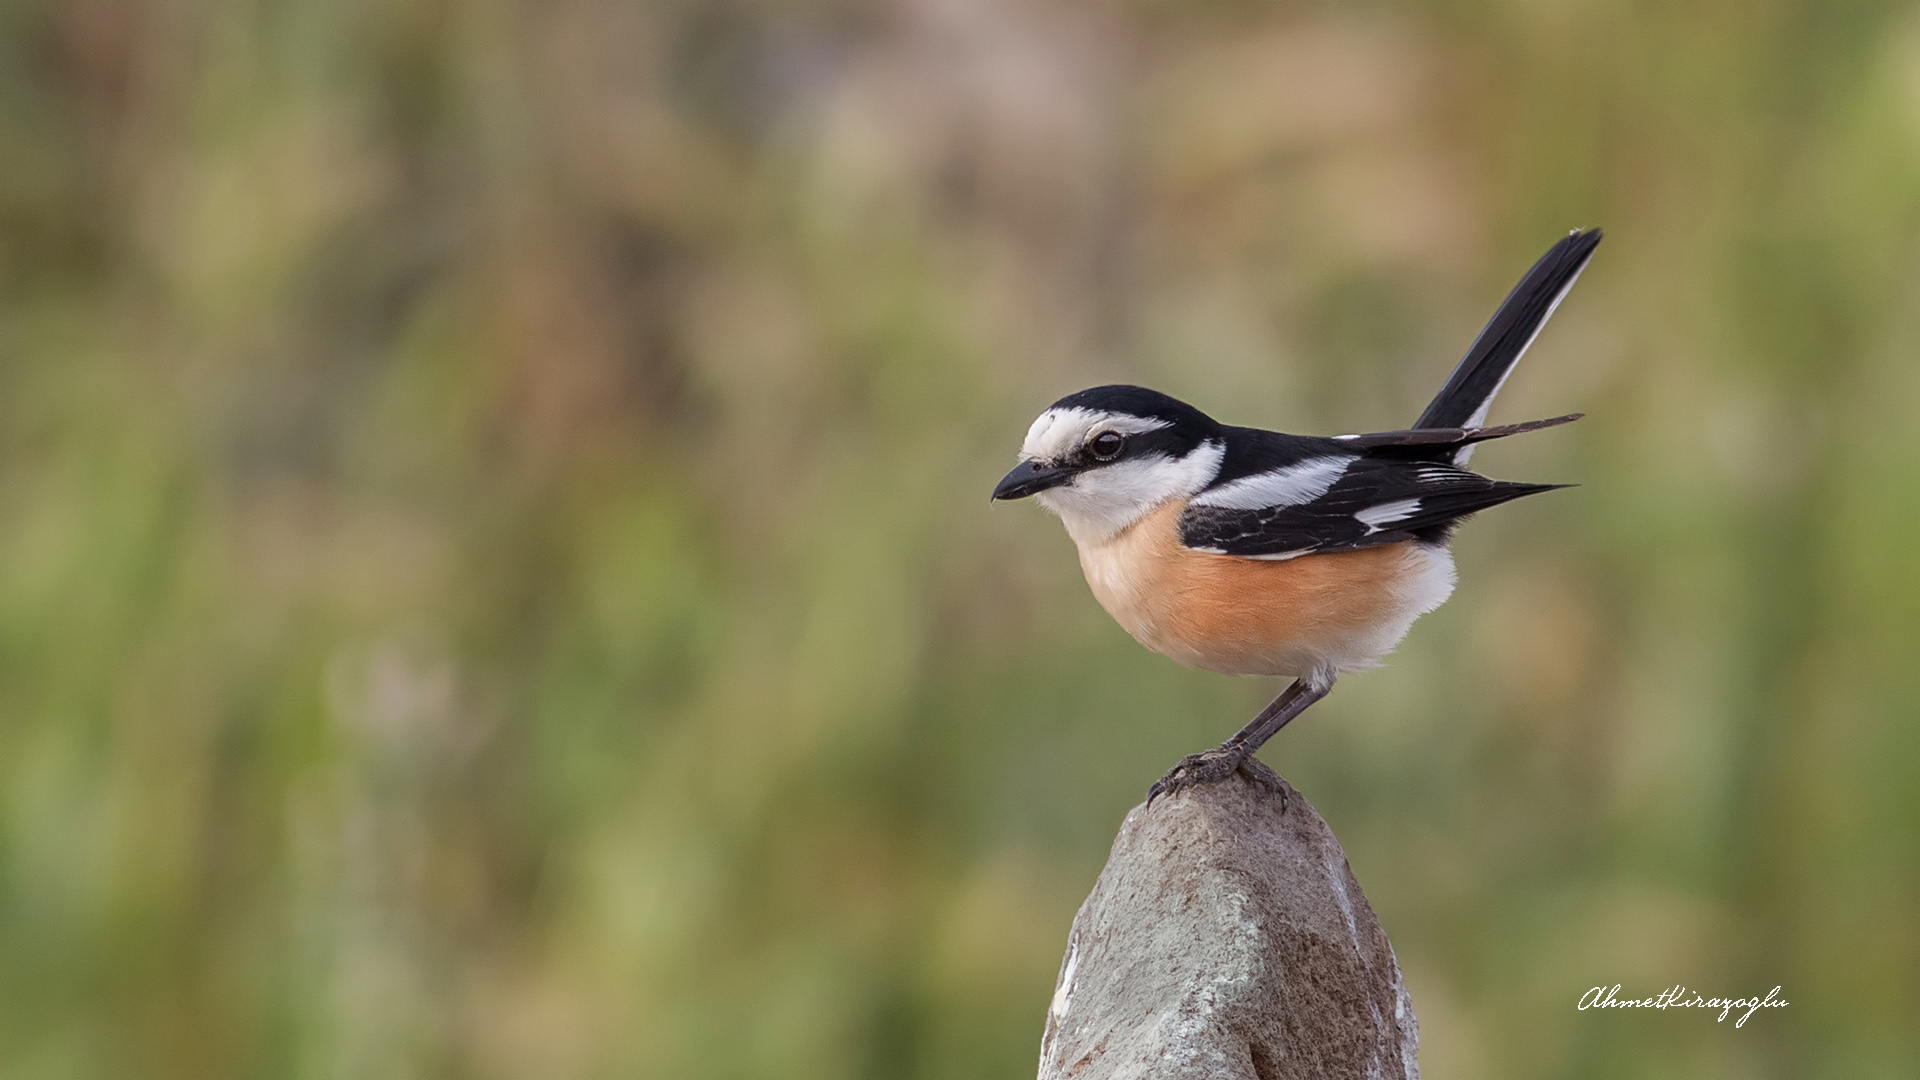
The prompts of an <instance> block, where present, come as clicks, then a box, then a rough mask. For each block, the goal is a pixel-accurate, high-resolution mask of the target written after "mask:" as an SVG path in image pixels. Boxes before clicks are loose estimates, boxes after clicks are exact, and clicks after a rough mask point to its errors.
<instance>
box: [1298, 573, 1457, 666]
mask: <svg viewBox="0 0 1920 1080" xmlns="http://www.w3.org/2000/svg"><path fill="white" fill-rule="evenodd" d="M1405 551H1406V553H1407V554H1406V557H1407V558H1408V559H1409V560H1418V561H1419V563H1420V565H1418V566H1416V567H1413V568H1412V570H1413V572H1412V573H1410V574H1407V575H1406V576H1404V577H1402V578H1400V579H1399V581H1398V583H1397V585H1396V587H1395V589H1394V592H1395V593H1396V594H1397V596H1396V597H1395V598H1396V599H1397V600H1399V604H1398V605H1397V606H1396V608H1395V610H1394V613H1393V615H1392V616H1391V617H1389V618H1386V619H1382V620H1381V621H1380V622H1378V623H1376V624H1375V625H1374V626H1372V627H1370V628H1369V629H1368V631H1367V633H1366V634H1364V635H1362V636H1361V637H1359V638H1357V639H1355V640H1353V641H1351V642H1348V643H1346V646H1345V648H1343V649H1341V650H1339V651H1338V652H1337V653H1335V654H1333V655H1329V656H1327V657H1325V658H1324V663H1325V664H1326V666H1327V668H1328V669H1330V670H1332V671H1334V672H1344V671H1357V670H1360V669H1363V668H1370V667H1373V666H1374V665H1375V664H1377V663H1378V662H1379V660H1380V658H1381V657H1383V656H1385V655H1387V654H1388V653H1390V652H1392V651H1393V650H1394V647H1395V646H1396V645H1399V644H1400V639H1401V638H1404V637H1406V636H1407V631H1408V630H1410V629H1412V628H1413V621H1414V620H1415V619H1418V618H1419V617H1420V616H1422V615H1425V614H1426V613H1427V612H1429V611H1432V610H1433V609H1434V608H1437V607H1439V606H1440V605H1441V604H1444V603H1446V602H1447V597H1449V596H1452V595H1453V581H1454V572H1453V555H1452V554H1451V553H1449V552H1448V551H1447V549H1446V548H1444V547H1442V546H1440V545H1439V544H1419V543H1415V544H1407V545H1405Z"/></svg>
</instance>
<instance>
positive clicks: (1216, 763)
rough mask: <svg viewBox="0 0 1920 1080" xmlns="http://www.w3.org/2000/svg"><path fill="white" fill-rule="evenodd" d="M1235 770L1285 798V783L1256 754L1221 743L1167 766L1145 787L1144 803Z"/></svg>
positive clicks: (1223, 778) (1217, 778)
mask: <svg viewBox="0 0 1920 1080" xmlns="http://www.w3.org/2000/svg"><path fill="white" fill-rule="evenodd" d="M1235 772H1239V773H1240V774H1242V775H1243V776H1245V777H1246V778H1247V779H1249V780H1251V781H1253V782H1254V783H1256V784H1259V785H1260V786H1261V787H1264V788H1268V789H1270V790H1272V791H1276V792H1279V793H1280V797H1281V798H1282V799H1285V798H1286V794H1287V787H1286V784H1285V783H1283V782H1282V781H1281V779H1280V777H1279V775H1278V774H1277V773H1275V772H1274V771H1273V770H1272V769H1270V768H1268V767H1267V766H1266V764H1265V763H1264V762H1262V761H1261V760H1260V759H1259V758H1256V757H1254V756H1253V755H1252V754H1249V753H1245V752H1244V751H1235V750H1228V749H1226V748H1224V747H1222V748H1216V749H1213V750H1207V751H1204V752H1202V753H1198V754H1188V755H1187V756H1186V757H1183V758H1181V759H1180V762H1179V764H1177V765H1175V766H1174V767H1173V768H1171V769H1168V770H1167V775H1165V776H1163V777H1161V778H1160V779H1158V780H1156V781H1154V782H1153V786H1152V787H1150V788H1148V789H1147V805H1148V806H1152V805H1153V800H1155V799H1157V798H1159V797H1160V796H1162V795H1172V794H1174V793H1175V792H1179V791H1185V790H1186V789H1187V788H1190V787H1193V786H1194V785H1196V784H1211V783H1215V782H1217V781H1220V780H1225V779H1226V778H1227V777H1229V776H1232V775H1233V774H1234V773H1235Z"/></svg>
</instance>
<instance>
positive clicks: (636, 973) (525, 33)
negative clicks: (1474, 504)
mask: <svg viewBox="0 0 1920 1080" xmlns="http://www.w3.org/2000/svg"><path fill="white" fill-rule="evenodd" d="M1590 224H1601V225H1604V226H1606V227H1607V228H1608V230H1609V233H1610V235H1611V238H1610V240H1609V241H1608V243H1607V244H1606V245H1605V246H1604V247H1603V248H1602V249H1601V251H1600V255H1599V259H1598V262H1597V263H1596V264H1595V265H1594V267H1593V269H1592V270H1591V271H1590V272H1589V273H1588V274H1587V276H1586V278H1585V279H1584V281H1583V282H1582V283H1581V285H1580V287H1579V289H1578V290H1577V291H1576V292H1575V294H1574V295H1573V297H1572V299H1571V300H1570V301H1569V302H1568V303H1567V304H1566V305H1565V307H1564V308H1563V309H1562V311H1561V313H1560V314H1559V316H1558V318H1557V320H1556V321H1555V323H1554V324H1553V326H1552V327H1551V328H1550V329H1549V330H1548V332H1547V333H1546V334H1545V335H1544V336H1543V337H1542V338H1541V340H1540V343H1539V345H1538V347H1537V348H1536V350H1535V351H1534V353H1533V354H1532V355H1531V356H1530V357H1529V359H1528V363H1527V365H1526V366H1525V367H1524V368H1523V369H1522V371H1521V373H1520V375H1519V377H1517V378H1516V379H1515V380H1514V382H1513V384H1512V385H1511V386H1510V387H1509V389H1508V391H1507V393H1506V395H1505V397H1504V398H1503V399H1502V401H1501V402H1500V404H1499V406H1498V407H1497V409H1496V412H1495V417H1496V419H1500V420H1519V419H1525V418H1530V417H1534V416H1541V415H1551V414H1555V413H1560V412H1567V411H1572V410H1584V411H1586V412H1588V413H1590V414H1591V416H1590V418H1589V419H1588V420H1586V421H1584V422H1583V423H1581V424H1578V425H1575V426H1574V427H1573V428H1571V429H1567V430H1564V431H1556V432H1553V433H1550V434H1544V435H1538V436H1534V437H1532V438H1529V439H1526V440H1518V441H1515V442H1514V443H1512V444H1500V445H1498V446H1493V447H1489V448H1488V449H1487V450H1486V451H1484V452H1483V453H1482V454H1481V455H1480V456H1479V457H1478V458H1476V465H1477V466H1479V467H1481V468H1483V469H1485V470H1486V471H1489V472H1492V473H1494V474H1496V475H1502V476H1511V477H1515V478H1523V479H1537V480H1556V481H1577V482H1579V483H1581V484H1582V485H1583V486H1582V487H1580V488H1579V489H1577V490H1575V491H1571V492H1564V493H1560V494H1556V495H1553V496H1551V497H1546V498H1541V499H1535V500H1528V501H1527V502H1525V503H1523V504H1516V505H1515V506H1512V507H1507V508H1502V509H1501V510H1500V511H1498V512H1497V513H1493V514H1489V515H1487V516H1486V517H1485V518H1484V519H1482V520H1480V521H1477V522H1475V523H1474V524H1472V525H1471V526H1470V527H1468V528H1467V529H1465V530H1464V531H1463V533H1462V534H1461V537H1460V539H1459V541H1458V543H1457V545H1456V548H1457V551H1458V554H1459V560H1460V564H1461V570H1462V584H1461V587H1460V589H1459V591H1458V593H1457V594H1456V596H1455V599H1454V600H1453V602H1452V603H1451V604H1450V605H1448V606H1447V607H1446V608H1444V609H1442V610H1441V611H1440V612H1438V613H1436V614H1435V615H1432V616H1429V617H1428V618H1427V619H1426V620H1424V621H1423V622H1422V623H1421V624H1420V625H1419V626H1418V627H1416V629H1415V630H1414V633H1413V635H1412V637H1411V638H1410V639H1409V641H1408V642H1407V644H1406V645H1405V646H1404V647H1403V648H1402V649H1401V651H1400V653H1399V654H1398V655H1397V656H1396V657H1395V658H1394V660H1393V662H1392V663H1391V664H1390V665H1389V666H1387V667H1385V668H1383V669H1382V670H1380V671H1378V672H1374V673H1371V674H1367V675H1362V676H1358V677H1354V678H1351V679H1348V680H1346V681H1344V682H1343V683H1342V686H1341V688H1340V691H1339V692H1338V693H1336V694H1335V695H1334V696H1333V697H1332V698H1331V699H1329V701H1327V702H1326V703H1325V704H1323V705H1322V706H1320V707H1318V708H1316V709H1315V710H1314V712H1313V714H1312V715H1311V716H1310V717H1309V718H1308V720H1307V721H1306V722H1304V723H1303V724H1300V725H1297V726H1296V727H1295V728H1292V729H1290V730H1289V731H1288V732H1287V733H1286V735H1285V736H1284V737H1283V738H1281V739H1279V740H1277V741H1276V743H1275V744H1274V745H1272V746H1271V747H1270V748H1269V749H1268V750H1267V751H1266V754H1265V756H1266V758H1267V759H1268V760H1269V761H1272V762H1274V763H1275V764H1276V765H1277V766H1278V767H1280V768H1281V769H1282V770H1283V771H1284V772H1286V773H1287V774H1288V775H1289V776H1290V777H1291V778H1292V779H1293V780H1294V781H1295V782H1296V783H1298V784H1299V785H1300V787H1301V788H1302V789H1303V790H1304V791H1306V792H1307V793H1308V795H1309V796H1310V797H1311V798H1313V799H1314V800H1315V801H1316V802H1317V803H1318V805H1319V806H1320V808H1321V810H1322V811H1323V812H1324V813H1325V814H1326V815H1327V817H1328V818H1329V819H1330V820H1331V821H1332V822H1333V824H1334V825H1335V827H1336V828H1337V829H1338V830H1339V831H1340V833H1341V836H1342V838H1343V840H1344V841H1345V843H1346V845H1347V848H1348V850H1349V852H1350V853H1351V856H1352V859H1353V862H1354V867H1355V870H1356V872H1357V873H1358V875H1359V877H1360V879H1361V880H1362V881H1363V882H1364V883H1365V884H1366V886H1367V889H1368V891H1369V894H1370V896H1371V897H1372V899H1373V901H1374V903H1375V905H1376V907H1377V908H1378V910H1379V912H1380V915H1381V917H1382V921H1383V922H1384V923H1385V925H1386V926H1387V927H1388V928H1389V930H1390V932H1391V933H1392V935H1393V938H1394V942H1395V945H1396V947H1397V948H1398V949H1399V954H1400V957H1401V960H1402V962H1403V963H1404V965H1405V967H1406V969H1407V972H1408V976H1409V980H1410V982H1411V985H1412V988H1413V992H1414V998H1415V1001H1416V1004H1417V1006H1418V1008H1419V1011H1420V1018H1421V1029H1422V1030H1421V1033H1422V1037H1423V1038H1422V1043H1423V1047H1422V1049H1423V1055H1422V1057H1423V1062H1422V1063H1423V1066H1424V1068H1425V1070H1426V1073H1427V1075H1428V1076H1430V1077H1433V1078H1436V1080H1448V1078H1508V1077H1511V1078H1523V1077H1524V1078H1540V1077H1568V1078H1575V1077H1578V1078H1601V1077H1621V1078H1625V1077H1636V1078H1637V1077H1645V1076H1663V1077H1678V1076H1688V1077H1713V1078H1718V1077H1727V1078H1731V1077H1788V1076H1792V1077H1836V1078H1839V1077H1844V1078H1848V1080H1865V1078H1879V1077H1911V1076H1914V1075H1916V1074H1917V1073H1920V918H1916V912H1920V722H1916V721H1917V720H1920V558H1916V557H1915V554H1914V543H1915V541H1914V537H1915V536H1916V535H1917V534H1920V424H1916V423H1915V421H1914V417H1915V414H1916V412H1920V362H1917V359H1916V358H1917V357H1920V9H1916V8H1914V7H1912V6H1911V5H1899V4H1892V3H1876V2H1830V0H1828V2H1822V0H1773V2H1747V3H1732V2H1725V0H1705V2H1699V3H1685V4H1665V5H1659V4H1654V5H1650V4H1635V3H1627V2H1624V0H1560V2H1537V3H1518V2H1512V3H1498V2H1488V0H1445V2H1437V3H1429V4H1418V3H1412V2H1403V0H1377V2H1373V3H1365V4H1357V3H1356V4H1323V5H1315V4H1288V3H1272V4H1253V3H1243V2H1237V0H1207V2H1201V3H1187V4H1171V3H1154V2H1149V0H1135V2H1131V3H1127V2H1115V3H1092V2H1084V3H1065V2H1051V0H653V2H649V3H639V4H621V3H612V2H601V0H547V2H543V3H513V2H509V0H468V2H464V3H455V2H450V0H391V2H388V3H365V2H353V0H335V2H327V0H172V2H160V0H6V2H4V3H0V448H3V450H4V452H3V454H0V1075H4V1076H5V1077H7V1078H10V1080H11V1078H23V1080H24V1078H64V1077H115V1078H126V1077H178V1078H222V1077H281V1076H287V1077H353V1078H374V1080H378V1078H389V1077H391V1078H399V1077H439V1076H445V1077H455V1076H459V1077H466V1076H472V1077H539V1078H567V1077H615V1076H620V1077H661V1078H672V1080H678V1078H696V1080H697V1078H744V1077H776V1076H777V1077H791V1078H812V1077H820V1078H829V1077H831V1078H841V1077H845V1078H874V1080H909V1078H928V1080H932V1078H960V1077H1001V1076H1016V1075H1027V1074H1028V1073H1029V1071H1030V1070H1031V1069H1032V1067H1033V1062H1034V1059H1035V1056H1036V1053H1037V1047H1038V1042H1039V1034H1040V1026H1041V1022H1042V1018H1043V1012H1044V1008H1045V1002H1046V1000H1047V998H1048V996H1049V994H1050V993H1051V986H1052V979H1053V975H1054V971H1055V968H1056V965H1057V963H1058V959H1059V955H1060V949H1061V947H1062V944H1063V939H1064V934H1065V930H1066V927H1067V924H1068V921H1069V919H1070V917H1071V915H1072V912H1073V910H1074V908H1075V906H1076V905H1077V903H1078V902H1079V900H1080V899H1081V897H1082V896H1083V895H1084V894H1085V891H1086V889H1087V888H1088V887H1089V885H1090V884H1091V881H1092V879H1093V875H1094V874H1095V873H1096V872H1097V870H1098V868H1099V866H1100V864H1101V861H1102V859H1103V857H1104V854H1105V850H1106V846H1107V844H1108V843H1109V842H1110V840H1111V838H1112V835H1113V831H1114V829H1115V827H1116V826H1117V824H1118V822H1119V820H1120V817H1121V815H1122V814H1123V813H1124V812H1125V811H1126V809H1127V808H1128V807H1130V806H1131V805H1133V803H1134V802H1135V801H1137V800H1138V798H1139V797H1140V795H1141V794H1142V792H1143V791H1144V789H1145V787H1146V785H1147V783H1148V782H1149V781H1151V780H1152V779H1153V778H1154V777H1155V776H1157V775H1158V774H1159V773H1160V771H1161V770H1162V769H1164V768H1165V767H1166V766H1167V765H1168V764H1169V763H1170V762H1171V761H1172V760H1174V759H1175V758H1176V757H1177V756H1178V755H1180V754H1182V753H1185V752H1188V751H1191V750H1194V749H1196V748H1198V747H1200V746H1203V745H1206V744H1209V743H1211V742H1213V741H1215V740H1217V739H1219V738H1221V737H1223V736H1224V735H1225V734H1227V733H1228V732H1230V731H1232V730H1233V729H1234V728H1236V727H1237V726H1238V725H1239V724H1240V723H1241V721H1242V720H1243V719H1244V718H1245V716H1246V715H1247V714H1248V713H1250V712H1251V710H1253V709H1254V708H1257V707H1258V705H1259V704H1260V702H1261V701H1262V700H1263V698H1264V695H1266V694H1268V693H1270V692H1271V689H1272V688H1271V687H1268V686H1265V685H1262V684H1259V683H1257V682H1254V681H1234V680H1226V679H1221V678H1218V677H1215V676H1209V675H1203V674H1196V673H1192V672H1187V671H1184V670H1181V669H1178V668H1176V667H1175V666H1174V665H1173V664H1171V663H1170V662H1167V661H1164V660H1162V659H1160V658H1158V657H1154V656H1151V655H1149V654H1147V653H1145V652H1144V651H1142V650H1141V649H1139V648H1138V647H1137V646H1136V645H1134V644H1133V643H1132V642H1131V641H1130V640H1128V639H1127V638H1126V637H1125V635H1124V634H1123V633H1122V632H1121V631H1120V630H1118V629H1117V628H1116V627H1115V626H1113V625H1112V623H1111V622H1110V620H1108V619H1107V617H1106V616H1105V615H1104V614H1103V613H1102V612H1100V611H1099V609H1098V608H1097V607H1096V606H1095V604H1094V602H1093V601H1092V599H1091V598H1090V597H1089V596H1088V595H1087V592H1086V589H1085V586H1084V585H1083V584H1082V582H1081V581H1080V577H1079V572H1078V569H1077V567H1076V565H1075V561H1074V558H1073V555H1072V551H1071V547H1070V545H1069V543H1068V541H1067V540H1066V538H1065V537H1064V535H1062V533H1061V531H1060V529H1059V527H1058V525H1057V524H1056V523H1054V522H1052V521H1051V520H1049V519H1047V518H1046V517H1045V516H1044V515H1043V514H1041V513H1040V512H1039V511H1037V510H1035V509H1034V508H1032V507H1029V506H1024V505H1023V506H1012V507H1006V506H1002V507H989V506H988V505H987V502H986V497H985V496H986V492H987V491H988V489H989V488H990V487H991V485H992V483H993V481H994V480H995V479H996V478H997V477H998V476H999V474H1000V472H1001V471H1002V470H1003V469H1004V467H1005V466H1006V465H1007V464H1009V463H1010V462H1011V460H1012V455H1013V452H1014V450H1015V448H1016V447H1017V444H1018V440H1019V437H1020V435H1021V433H1022V432H1023V431H1024V430H1025V427H1026V425H1027V423H1028V422H1029V420H1030V419H1031V417H1032V416H1033V415H1034V414H1035V413H1036V412H1037V411H1038V410H1039V409H1040V407H1042V406H1043V405H1044V404H1045V403H1046V402H1048V401H1050V400H1052V399H1053V398H1054V397H1056V396H1057V395H1059V394H1062V393H1065V392H1068V391H1071V390H1074V389H1078V388H1080V387H1082V386H1085V385H1090V384H1092V383H1095V382H1100V381H1112V380H1129V381H1138V382H1144V383H1148V384H1151V385H1154V386H1156V387H1160V388H1163V389H1165V390H1167V391H1169V392H1172V393H1175V394H1178V395H1180V396H1182V397H1186V398H1188V399H1189V400H1192V401H1194V402H1196V403H1197V404H1199V405H1201V406H1202V407H1203V408H1207V409H1210V410H1211V411H1214V412H1215V413H1216V414H1218V415H1221V416H1223V417H1224V418H1226V419H1229V420H1231V421H1236V422H1243V423H1258V424H1265V425H1270V426H1276V427H1283V428H1289V429H1293V430H1305V431H1321V432H1332V431H1341V430H1356V429H1358V430H1369V429H1378V428H1382V427H1390V426H1393V425H1396V424H1399V423H1404V422H1406V421H1407V420H1409V419H1410V418H1411V417H1413V416H1414V415H1415V414H1416V412H1417V411H1418V409H1419V407H1420V405H1421V404H1422V403H1423V401H1424V399H1425V397H1426V396H1427V395H1428V393H1430V392H1431V390H1432V389H1433V388H1435V387H1436V386H1437V385H1438V384H1439V382H1440V381H1441V380H1442V379H1443V378H1444V376H1445V374H1446V372H1447V370H1448V369H1449V367H1450V366H1451V364H1452V362H1453V360H1454V359H1455V358H1456V357H1457V356H1458V354H1459V353H1460V352H1461V351H1462V349H1463V348H1464V346H1465V344H1466V343H1467V341H1468V340H1469V339H1470V338H1471V336H1472V334H1473V333H1474V331H1475V330H1477V329H1478V326H1479V324H1480V321H1481V320H1483V319H1484V318H1485V317H1486V316H1487V315H1488V314H1489V313H1490V312H1491V311H1492V309H1493V307H1494V305H1495V303H1496V302H1497V301H1498V299H1499V298H1500V296H1501V295H1503V294H1504V292H1505V290H1506V288H1507V287H1508V286H1509V285H1510V284H1511V282H1512V281H1513V280H1514V279H1515V278H1516V277H1517V276H1518V274H1519V273H1520V271H1521V270H1522V269H1523V268H1524V267H1525V266H1526V265H1527V264H1528V263H1529V262H1530V261H1531V260H1532V259H1533V257H1534V256H1535V255H1537V254H1538V253H1539V251H1541V250H1543V249H1544V248H1545V247H1546V245H1547V244H1548V243H1550V242H1551V241H1552V240H1553V239H1554V238H1555V237H1556V236H1558V235H1560V234H1561V233H1562V232H1563V231H1564V230H1565V229H1567V228H1570V227H1573V226H1579V225H1590ZM1616 982H1618V983H1622V984H1624V990H1625V991H1627V992H1629V993H1652V992H1655V991H1657V990H1659V989H1662V988H1664V987H1666V986H1669V985H1671V984H1673V983H1685V984H1687V985H1689V986H1692V987H1696V988H1698V989H1700V990H1702V991H1704V992H1707V993H1709V994H1729V995H1731V994H1742V995H1744V994H1747V993H1753V992H1759V993H1764V992H1765V991H1766V990H1767V989H1768V988H1770V987H1772V986H1774V985H1783V986H1784V988H1785V990H1784V996H1786V997H1787V998H1788V999H1789V1000H1790V1001H1791V1002H1792V1005H1791V1006H1790V1007H1789V1008H1787V1009H1784V1010H1771V1011H1769V1012H1767V1013H1766V1014H1764V1015H1758V1016H1756V1017H1755V1018H1754V1019H1753V1020H1751V1021H1750V1022H1749V1023H1748V1024H1747V1026H1746V1027H1745V1028H1744V1029H1742V1030H1739V1031H1734V1030H1731V1023H1730V1022H1729V1023H1727V1024H1715V1023H1713V1022H1712V1020H1711V1018H1709V1017H1703V1016H1700V1015H1696V1014H1680V1013H1666V1014H1657V1015H1637V1014H1636V1015H1622V1014H1618V1013H1613V1014H1605V1015H1597V1014H1595V1013H1591V1012H1588V1013H1578V1012H1576V1011H1575V1009H1574V1003H1575V1001H1576V999H1577V998H1578V997H1579V996H1580V994H1581V993H1582V992H1583V991H1584V990H1586V989H1587V988H1588V987H1590V986H1593V985H1596V984H1606V985H1611V984H1613V983H1616Z"/></svg>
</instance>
